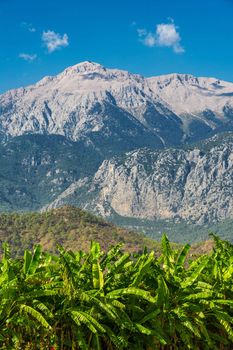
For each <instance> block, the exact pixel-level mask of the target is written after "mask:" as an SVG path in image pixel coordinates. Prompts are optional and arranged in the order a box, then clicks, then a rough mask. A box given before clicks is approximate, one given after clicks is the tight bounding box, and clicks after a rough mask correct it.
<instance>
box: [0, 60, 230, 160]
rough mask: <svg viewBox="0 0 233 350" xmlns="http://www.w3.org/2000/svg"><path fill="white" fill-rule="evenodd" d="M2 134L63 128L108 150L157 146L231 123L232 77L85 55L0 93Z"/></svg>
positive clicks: (197, 136)
mask: <svg viewBox="0 0 233 350" xmlns="http://www.w3.org/2000/svg"><path fill="white" fill-rule="evenodd" d="M0 115H1V118H0V135H1V137H2V138H3V139H5V138H9V137H10V136H12V137H15V136H19V135H25V134H28V133H32V134H35V133H36V134H42V135H51V134H56V135H62V136H65V137H66V138H67V139H69V140H72V141H78V140H79V141H80V140H85V142H88V143H93V144H94V145H95V147H97V148H107V149H108V150H109V151H110V153H113V152H116V151H119V150H121V151H127V150H132V149H135V148H138V147H143V146H148V147H153V148H161V147H164V146H169V145H178V144H181V143H184V142H190V141H196V140H198V139H201V138H206V137H207V136H208V135H209V134H211V133H213V132H214V133H216V132H218V131H222V130H233V123H232V119H233V84H232V83H227V82H224V81H219V80H217V79H213V78H195V77H193V76H191V75H179V74H171V75H166V76H161V77H155V78H144V77H142V76H140V75H135V74H130V73H128V72H126V71H121V70H117V69H106V68H105V67H103V66H101V65H100V64H97V63H93V62H83V63H80V64H77V65H75V66H72V67H69V68H67V69H65V70H64V71H63V72H62V73H60V74H58V75H57V76H54V77H45V78H44V79H42V80H41V81H39V82H38V83H37V84H35V85H31V86H29V87H26V88H20V89H15V90H11V91H8V92H7V93H5V94H2V95H0Z"/></svg>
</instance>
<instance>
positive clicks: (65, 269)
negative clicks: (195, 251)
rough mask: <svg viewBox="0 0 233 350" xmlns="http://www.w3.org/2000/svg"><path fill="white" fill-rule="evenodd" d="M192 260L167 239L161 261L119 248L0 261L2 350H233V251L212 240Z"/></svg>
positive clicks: (5, 251)
mask: <svg viewBox="0 0 233 350" xmlns="http://www.w3.org/2000/svg"><path fill="white" fill-rule="evenodd" d="M213 239H214V242H215V245H214V249H213V250H212V252H211V253H210V254H208V255H207V254H204V255H201V256H199V257H197V258H192V259H191V260H190V256H188V252H189V249H190V246H189V245H185V246H184V247H183V248H182V247H181V248H179V249H175V248H174V246H172V245H171V244H170V242H169V240H168V239H167V237H166V236H165V235H164V236H163V238H162V242H161V247H162V249H161V255H160V256H157V254H155V253H154V252H153V251H151V252H147V250H146V249H145V250H144V252H141V253H140V254H130V253H128V252H124V251H122V249H121V246H120V244H118V245H116V246H114V247H112V248H111V249H109V250H108V251H101V249H100V244H99V243H98V242H92V243H91V245H90V249H89V251H86V252H84V251H78V252H73V251H71V250H69V249H64V248H63V247H61V246H59V247H58V250H59V254H58V255H53V254H49V253H48V252H43V251H42V250H41V248H40V247H39V246H35V248H34V250H33V251H32V252H31V251H29V250H26V251H25V252H24V256H22V257H20V258H14V259H13V258H12V257H11V254H10V251H9V247H8V245H7V244H5V245H4V249H3V254H2V259H1V261H0V348H1V349H8V350H10V349H11V350H16V349H31V350H36V349H43V350H45V349H51V348H54V349H59V350H78V349H82V350H114V349H122V350H123V349H135V350H144V349H146V350H151V349H160V350H167V349H169V350H186V349H192V350H193V349H194V350H208V349H215V350H217V349H223V350H230V349H232V344H233V287H232V279H233V246H232V245H231V244H230V243H228V242H226V241H222V240H220V239H219V238H218V237H217V236H215V235H214V236H213Z"/></svg>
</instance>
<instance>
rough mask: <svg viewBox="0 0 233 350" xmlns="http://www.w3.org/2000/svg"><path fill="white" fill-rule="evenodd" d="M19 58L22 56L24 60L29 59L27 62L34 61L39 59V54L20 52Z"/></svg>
mask: <svg viewBox="0 0 233 350" xmlns="http://www.w3.org/2000/svg"><path fill="white" fill-rule="evenodd" d="M19 58H22V59H23V60H24V61H27V62H33V61H35V60H36V59H37V55H36V54H32V55H30V54H28V53H20V54H19Z"/></svg>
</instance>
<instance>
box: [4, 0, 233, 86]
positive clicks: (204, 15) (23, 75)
mask: <svg viewBox="0 0 233 350" xmlns="http://www.w3.org/2000/svg"><path fill="white" fill-rule="evenodd" d="M0 44H1V45H0V77H1V85H0V92H4V91H6V90H8V89H10V88H15V87H19V86H25V85H28V84H30V83H34V82H36V81H37V80H39V79H40V78H42V77H43V76H45V75H54V74H57V73H58V72H60V71H62V70H63V69H64V68H65V67H67V66H70V65H73V64H76V63H78V62H81V61H86V60H91V61H94V62H98V63H101V64H103V65H105V66H106V67H115V68H120V69H127V70H129V71H131V72H133V73H140V74H142V75H145V76H152V75H160V74H166V73H172V72H177V73H191V74H194V75H197V76H215V77H217V78H220V79H225V80H229V81H233V0H202V1H200V0H195V1H193V0H186V1H184V0H115V1H111V0H108V1H107V0H89V1H88V0H86V1H79V0H62V1H61V0H39V1H37V0H30V1H29V0H21V1H20V0H0Z"/></svg>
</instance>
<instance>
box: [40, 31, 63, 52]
mask: <svg viewBox="0 0 233 350" xmlns="http://www.w3.org/2000/svg"><path fill="white" fill-rule="evenodd" d="M42 42H43V43H44V45H45V46H46V47H47V49H48V52H49V53H52V52H54V51H56V50H59V49H60V48H62V47H66V46H68V45H69V38H68V35H67V34H64V35H63V36H62V35H61V34H59V33H55V32H54V31H53V30H48V31H47V32H43V34H42Z"/></svg>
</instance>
